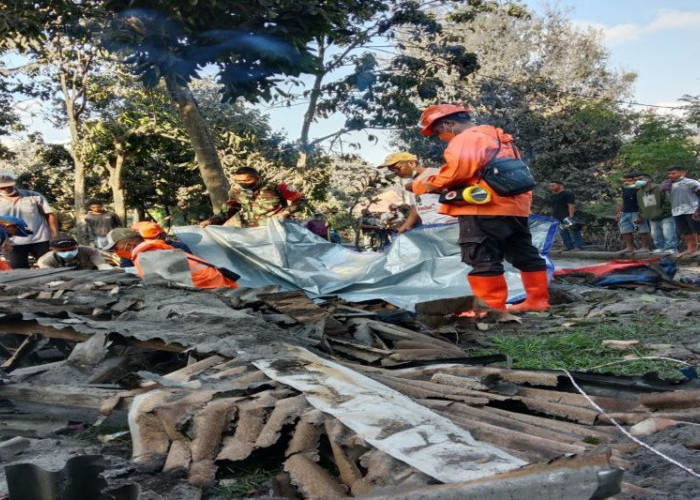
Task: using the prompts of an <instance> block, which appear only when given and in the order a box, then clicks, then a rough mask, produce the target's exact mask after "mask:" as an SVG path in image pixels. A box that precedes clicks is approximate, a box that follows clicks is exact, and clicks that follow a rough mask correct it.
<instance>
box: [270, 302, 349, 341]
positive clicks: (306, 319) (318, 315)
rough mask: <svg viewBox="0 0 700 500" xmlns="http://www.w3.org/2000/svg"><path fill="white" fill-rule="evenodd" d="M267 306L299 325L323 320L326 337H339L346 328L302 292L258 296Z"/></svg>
mask: <svg viewBox="0 0 700 500" xmlns="http://www.w3.org/2000/svg"><path fill="white" fill-rule="evenodd" d="M258 298H259V299H260V300H262V301H263V302H264V303H265V304H267V305H268V306H270V307H272V308H274V309H276V310H277V311H279V312H281V313H284V314H286V315H288V316H291V317H292V318H294V319H295V320H297V321H298V322H299V323H303V324H308V323H316V322H318V321H321V320H325V324H324V329H323V332H324V333H325V334H326V335H341V334H344V333H346V332H347V328H346V327H345V325H344V324H342V323H341V322H340V321H338V320H337V319H335V318H333V317H332V316H331V314H330V313H329V312H328V311H326V310H325V309H323V308H322V307H320V306H319V305H318V304H316V303H315V302H313V301H312V300H311V299H309V298H308V297H307V296H306V294H305V293H304V292H301V291H295V292H280V293H262V294H259V295H258Z"/></svg>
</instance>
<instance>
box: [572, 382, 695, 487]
mask: <svg viewBox="0 0 700 500" xmlns="http://www.w3.org/2000/svg"><path fill="white" fill-rule="evenodd" d="M562 371H563V372H564V373H565V374H566V376H567V377H569V380H571V383H572V384H574V387H575V388H576V390H577V391H578V392H579V393H580V394H581V395H582V396H583V397H584V398H586V399H587V400H588V402H589V403H590V404H591V406H593V408H595V409H596V410H598V411H599V412H600V413H601V414H602V415H605V417H606V418H607V419H608V420H610V422H612V423H613V425H614V426H615V427H617V429H618V430H619V431H620V432H622V433H623V434H624V435H625V436H627V437H628V438H630V439H631V440H632V441H634V442H635V443H637V444H638V445H640V446H643V447H644V448H646V449H647V450H649V451H651V452H652V453H654V454H656V455H658V456H660V457H661V458H663V459H664V460H666V461H667V462H670V463H672V464H673V465H675V466H676V467H679V468H681V469H683V470H684V471H686V472H687V473H688V474H690V475H691V476H695V477H696V478H697V479H700V474H698V473H697V472H695V471H694V470H693V469H691V468H690V467H688V466H686V465H683V464H682V463H680V462H678V461H677V460H674V459H673V458H671V457H669V456H667V455H664V454H663V453H661V452H660V451H659V450H657V449H656V448H652V447H651V446H650V445H648V444H646V443H645V442H644V441H640V440H639V439H637V438H636V437H635V436H633V435H632V434H630V433H629V432H628V431H627V429H625V428H624V427H622V425H620V424H619V423H618V422H617V421H616V420H615V419H614V418H612V417H611V416H610V415H608V414H607V412H606V411H605V410H604V409H603V408H601V407H600V406H598V405H597V404H596V402H595V401H593V400H592V399H591V398H590V397H589V396H588V394H586V393H585V391H584V390H583V389H581V387H579V385H578V384H577V383H576V380H574V377H573V376H572V375H571V373H569V371H568V370H562Z"/></svg>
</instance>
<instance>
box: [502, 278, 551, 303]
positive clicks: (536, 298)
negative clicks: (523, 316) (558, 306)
mask: <svg viewBox="0 0 700 500" xmlns="http://www.w3.org/2000/svg"><path fill="white" fill-rule="evenodd" d="M520 276H521V277H522V279H523V286H524V287H525V293H526V298H525V301H524V302H521V303H520V304H516V305H514V306H511V307H509V308H508V311H512V312H525V311H546V310H547V309H549V283H548V282H547V271H532V272H529V273H525V272H522V273H520Z"/></svg>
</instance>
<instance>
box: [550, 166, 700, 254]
mask: <svg viewBox="0 0 700 500" xmlns="http://www.w3.org/2000/svg"><path fill="white" fill-rule="evenodd" d="M549 190H550V192H551V193H552V194H551V196H550V205H551V210H552V216H553V217H554V218H556V219H557V220H559V222H560V225H559V232H560V235H561V239H562V242H563V244H564V250H566V251H569V250H581V249H583V247H584V240H583V236H582V233H581V229H582V227H583V224H582V223H581V222H580V221H579V220H577V219H576V218H575V214H576V199H575V195H574V193H573V192H572V191H570V190H568V189H566V188H565V186H564V183H563V182H562V181H559V180H552V181H550V182H549ZM620 200H621V203H620V205H619V207H618V210H617V214H616V218H617V220H618V225H619V231H620V237H621V238H622V242H623V244H624V248H623V249H622V250H621V251H620V252H619V254H620V255H625V254H633V253H646V252H651V253H656V254H664V255H675V256H676V257H685V256H697V255H700V250H699V248H700V182H699V181H697V180H695V179H691V178H689V177H687V172H686V169H685V168H684V167H682V166H672V167H670V168H669V169H668V171H667V173H666V178H665V179H663V181H662V182H659V183H657V182H654V179H653V178H652V176H650V175H649V174H645V173H640V172H629V173H626V174H624V176H623V177H622V188H621V191H620ZM635 237H636V238H637V239H638V241H639V246H638V247H637V246H636V245H635ZM680 242H682V243H683V245H684V247H685V248H684V249H683V251H680V252H679V243H680Z"/></svg>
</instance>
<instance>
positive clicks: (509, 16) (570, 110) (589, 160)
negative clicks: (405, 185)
mask: <svg viewBox="0 0 700 500" xmlns="http://www.w3.org/2000/svg"><path fill="white" fill-rule="evenodd" d="M515 7H517V8H515ZM449 19H451V20H453V21H454V22H453V23H452V24H450V25H449V26H448V28H446V29H445V31H444V33H443V34H442V36H444V37H446V38H448V39H449V40H450V42H451V43H452V44H461V45H463V46H465V47H469V48H470V50H472V51H474V52H476V53H477V54H478V55H479V58H478V66H479V67H478V69H477V71H475V72H474V73H473V74H472V75H470V76H468V77H467V78H462V77H460V76H459V75H454V74H452V75H450V74H449V73H448V72H446V71H445V72H443V73H441V74H440V76H441V77H442V78H443V79H444V80H445V83H446V85H445V90H443V91H442V92H441V93H440V94H439V100H440V101H442V102H464V103H468V104H469V106H470V107H471V108H472V110H473V115H474V118H475V121H476V122H477V123H486V124H491V125H495V126H498V127H501V128H503V129H504V130H505V131H506V132H508V133H510V134H512V135H513V136H514V137H515V140H516V144H517V145H518V146H519V147H520V148H521V150H522V151H523V154H524V156H525V158H526V160H527V161H528V162H529V163H530V166H531V168H532V169H533V171H534V173H535V176H536V178H537V179H538V180H541V181H543V182H544V181H545V180H547V179H549V178H553V177H556V178H561V179H563V180H564V181H565V182H568V183H570V184H572V185H574V184H581V185H584V186H590V187H591V189H592V193H591V194H593V193H595V194H598V193H602V194H603V196H609V195H610V194H611V193H610V192H608V189H607V180H606V176H607V170H608V169H607V168H605V167H607V166H609V165H610V163H611V162H613V161H614V160H615V158H616V155H617V152H618V149H619V147H620V144H621V137H622V135H623V134H624V132H625V131H626V130H627V129H628V119H627V117H626V115H625V113H624V112H623V111H622V110H621V109H620V106H619V105H618V104H617V101H618V100H619V99H620V98H622V97H624V96H625V95H626V94H627V93H628V92H629V88H630V84H631V82H632V81H633V79H634V75H632V74H625V73H616V72H614V71H612V70H610V69H609V68H608V66H607V53H606V51H605V49H604V48H603V46H602V44H601V43H600V40H599V37H598V35H597V34H596V33H594V32H590V31H588V32H587V31H581V30H580V29H578V28H576V27H575V26H573V25H572V23H571V21H569V19H568V18H567V17H566V16H565V15H564V14H563V13H562V12H561V11H558V10H556V9H549V10H547V11H545V13H544V14H541V15H540V14H536V13H534V12H533V11H529V10H527V9H526V8H525V7H524V6H522V5H520V4H516V5H515V6H514V5H512V4H503V5H498V4H496V5H494V4H489V5H486V6H482V8H476V7H474V6H468V7H464V8H462V9H459V10H457V11H455V12H452V13H450V14H449ZM431 51H432V47H431V46H430V45H429V44H428V45H425V44H423V45H421V46H420V47H418V48H413V49H412V50H411V52H410V53H411V55H413V56H415V57H419V58H422V59H426V60H427V59H429V58H430V54H431ZM434 102H435V100H424V101H421V102H420V103H419V104H420V106H421V107H424V106H426V105H428V104H433V103H434ZM397 145H398V146H399V147H405V148H408V149H410V150H411V151H412V152H414V153H416V154H418V155H419V156H420V157H421V158H422V159H424V160H425V161H426V163H428V164H431V165H439V164H441V163H442V151H443V148H444V145H442V144H440V143H439V141H437V140H436V139H426V138H424V137H422V136H420V135H419V134H418V131H417V129H416V128H414V127H411V128H407V129H406V130H404V131H402V132H401V133H399V134H398V135H397ZM606 164H607V165H606ZM589 197H590V196H589V194H588V193H586V194H585V195H584V196H583V197H582V199H583V198H585V199H588V198H589Z"/></svg>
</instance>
